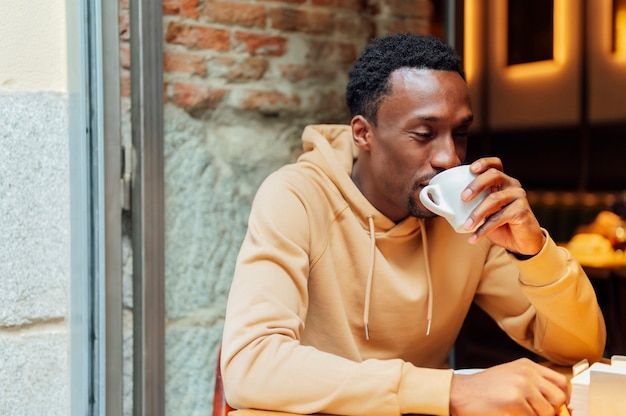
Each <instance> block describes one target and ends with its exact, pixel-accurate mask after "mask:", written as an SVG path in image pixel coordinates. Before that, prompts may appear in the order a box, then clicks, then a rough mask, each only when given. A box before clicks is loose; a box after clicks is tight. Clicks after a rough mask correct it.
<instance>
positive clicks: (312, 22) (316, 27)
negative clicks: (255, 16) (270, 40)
mask: <svg viewBox="0 0 626 416" xmlns="http://www.w3.org/2000/svg"><path fill="white" fill-rule="evenodd" d="M268 16H269V18H270V20H271V22H272V23H271V26H272V28H273V29H278V30H284V31H289V32H302V33H314V34H322V33H332V31H333V28H334V24H333V16H332V14H331V13H329V12H326V11H307V10H299V9H287V8H275V9H271V10H269V12H268Z"/></svg>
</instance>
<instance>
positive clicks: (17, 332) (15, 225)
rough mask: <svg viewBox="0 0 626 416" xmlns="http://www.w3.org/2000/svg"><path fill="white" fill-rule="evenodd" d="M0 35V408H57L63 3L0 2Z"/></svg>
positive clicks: (62, 270)
mask: <svg viewBox="0 0 626 416" xmlns="http://www.w3.org/2000/svg"><path fill="white" fill-rule="evenodd" d="M0 39H1V41H0V212H1V213H2V214H1V215H0V287H1V289H0V392H1V393H0V414H2V415H12V416H18V415H24V416H30V415H50V416H55V415H59V416H61V415H64V416H65V415H68V414H69V409H70V397H69V391H70V379H69V373H70V371H69V327H68V320H67V317H68V311H69V270H70V241H69V235H70V232H69V227H70V222H69V181H68V179H69V169H68V133H67V123H66V118H67V103H66V101H67V100H66V89H67V87H66V52H65V51H66V41H65V2H64V1H63V0H33V1H29V2H0Z"/></svg>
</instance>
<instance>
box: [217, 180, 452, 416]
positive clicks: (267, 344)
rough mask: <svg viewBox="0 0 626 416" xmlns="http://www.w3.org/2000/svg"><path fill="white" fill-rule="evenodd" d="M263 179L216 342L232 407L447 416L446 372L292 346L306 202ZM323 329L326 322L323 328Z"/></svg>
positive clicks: (296, 335)
mask: <svg viewBox="0 0 626 416" xmlns="http://www.w3.org/2000/svg"><path fill="white" fill-rule="evenodd" d="M286 188H289V184H286V183H285V182H284V181H283V180H277V179H276V177H272V176H271V177H270V178H269V179H268V180H266V182H265V183H264V184H263V185H262V187H261V188H260V190H259V192H258V193H257V197H256V198H255V201H254V203H253V207H252V212H251V215H250V220H249V227H248V232H247V234H246V237H245V239H244V242H243V244H242V248H241V251H240V254H239V257H238V259H237V265H236V270H235V274H234V278H233V282H232V286H231V291H230V295H229V299H228V305H227V311H226V319H225V325H224V334H223V340H222V362H221V364H222V375H223V381H224V388H225V395H226V398H227V400H228V402H229V404H230V405H231V406H234V407H236V408H242V409H245V408H256V409H266V410H279V411H285V412H292V413H299V414H309V413H331V414H350V415H361V414H368V415H387V416H389V415H400V414H406V413H416V414H417V413H423V414H435V415H437V414H438V415H447V414H448V413H449V390H450V383H451V379H452V371H451V370H441V369H427V368H418V367H415V366H413V365H412V364H409V363H407V362H404V361H402V360H399V359H389V360H377V359H369V360H365V361H362V362H355V361H352V360H349V359H346V358H343V357H340V356H338V355H335V354H330V353H327V352H324V351H321V350H318V349H316V348H313V347H311V346H306V345H303V344H301V343H300V339H301V334H302V331H303V330H304V324H305V321H306V315H307V308H308V300H309V299H308V292H307V278H308V275H309V268H310V267H311V264H314V260H315V258H314V257H315V253H313V254H311V247H310V243H309V241H310V237H311V230H310V226H309V223H308V216H307V213H306V209H307V206H306V204H304V203H303V202H302V201H301V200H300V199H299V197H298V192H297V191H296V190H294V189H291V190H289V189H286ZM329 324H330V325H332V323H329Z"/></svg>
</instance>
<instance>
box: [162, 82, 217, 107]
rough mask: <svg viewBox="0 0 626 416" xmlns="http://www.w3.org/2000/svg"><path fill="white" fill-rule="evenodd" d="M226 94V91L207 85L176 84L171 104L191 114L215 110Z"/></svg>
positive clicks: (173, 86)
mask: <svg viewBox="0 0 626 416" xmlns="http://www.w3.org/2000/svg"><path fill="white" fill-rule="evenodd" d="M225 94H226V90H224V89H221V88H212V87H210V86H207V85H197V84H190V83H175V84H173V85H172V96H171V102H172V103H173V104H174V105H176V106H178V107H181V108H184V109H185V110H187V111H189V112H198V111H203V110H213V109H215V108H216V107H217V106H218V105H219V104H220V102H222V99H223V98H224V95H225Z"/></svg>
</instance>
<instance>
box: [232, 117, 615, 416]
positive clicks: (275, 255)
mask: <svg viewBox="0 0 626 416" xmlns="http://www.w3.org/2000/svg"><path fill="white" fill-rule="evenodd" d="M303 141H304V150H305V153H304V154H303V155H302V156H301V157H300V158H299V160H298V162H297V163H295V164H292V165H288V166H285V167H283V168H282V169H280V170H278V171H277V172H275V173H274V174H272V175H270V176H269V177H268V178H267V180H266V181H265V182H264V183H263V184H262V186H261V187H260V189H259V191H258V193H257V196H256V198H255V201H254V203H253V206H252V212H251V214H250V220H249V227H248V232H247V234H246V237H245V240H244V242H243V245H242V247H241V252H240V254H239V257H238V260H237V266H236V270H235V275H234V278H233V283H232V288H231V292H230V296H229V300H228V307H227V311H226V322H225V326H224V336H223V342H222V373H223V380H224V385H225V393H226V397H227V400H228V402H229V403H230V404H231V405H232V406H234V407H237V408H257V409H270V410H280V411H287V412H293V413H316V412H318V413H332V414H343V415H399V414H407V413H422V414H436V415H447V414H448V412H449V410H448V409H449V394H450V381H451V379H452V375H453V371H452V370H450V369H446V365H447V364H446V363H447V358H448V353H449V351H450V349H451V347H452V346H453V344H454V342H455V339H456V337H457V335H458V333H459V330H460V328H461V325H462V324H463V319H464V318H465V315H466V313H467V311H468V308H469V307H470V304H471V303H472V301H475V302H476V303H478V304H479V305H480V306H481V307H482V308H483V309H484V310H485V311H486V312H487V313H489V314H490V315H491V316H492V317H493V318H494V319H495V320H496V321H497V323H498V324H499V325H500V326H501V327H502V328H503V329H504V330H505V331H506V332H507V333H508V334H509V335H510V336H511V337H512V338H513V339H514V340H515V341H517V342H518V343H520V344H521V345H523V346H525V347H527V348H529V349H531V350H533V351H535V352H536V353H538V354H540V355H542V356H544V357H545V358H546V359H549V360H553V361H554V362H557V363H561V364H572V363H574V362H576V361H578V360H580V359H582V358H588V359H590V360H597V359H598V358H600V357H601V355H602V351H603V348H604V342H605V336H606V335H605V327H604V320H603V318H602V314H601V312H600V310H599V308H598V305H597V303H596V297H595V294H594V291H593V288H592V286H591V284H590V283H589V281H588V279H587V277H586V276H585V274H584V273H583V271H582V270H581V268H580V267H579V266H578V264H577V263H576V262H575V261H574V260H573V259H572V257H571V255H570V254H569V253H568V251H566V250H565V249H563V248H560V247H557V246H556V244H555V243H554V242H553V241H552V240H551V239H550V238H548V239H547V242H546V244H545V246H544V247H543V249H542V250H541V252H540V253H539V254H537V255H536V256H534V257H533V258H531V259H529V260H525V261H518V260H516V259H515V258H514V257H513V256H511V255H510V254H508V253H506V251H505V250H503V249H502V248H500V247H497V246H494V245H491V244H490V242H489V241H487V240H485V241H482V242H480V243H479V244H476V245H470V244H468V243H467V235H462V234H457V233H455V232H454V231H453V230H452V229H451V228H450V226H449V225H448V224H447V222H446V221H445V220H442V219H441V218H436V219H433V220H426V221H421V220H418V219H416V218H413V217H409V218H407V219H405V220H404V221H402V222H400V223H399V224H395V223H394V222H393V221H391V220H390V219H389V218H386V217H385V216H384V215H383V214H381V213H380V212H378V211H377V210H376V209H375V208H374V207H373V206H372V205H371V204H370V203H369V202H368V201H367V199H365V197H364V196H363V194H361V193H360V191H359V190H358V189H357V187H356V186H355V185H354V183H353V182H352V180H351V179H350V172H351V169H352V163H353V160H354V158H355V157H356V155H357V152H356V148H355V147H354V146H353V144H352V136H351V131H350V127H349V126H330V125H320V126H309V127H307V128H306V129H305V131H304V133H303ZM429 312H430V313H429ZM429 315H430V316H431V317H432V322H431V323H429V319H428V317H429ZM429 326H430V330H429ZM428 332H429V333H428ZM427 333H428V334H427ZM368 338H369V339H368Z"/></svg>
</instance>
